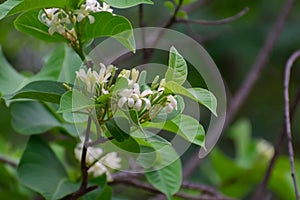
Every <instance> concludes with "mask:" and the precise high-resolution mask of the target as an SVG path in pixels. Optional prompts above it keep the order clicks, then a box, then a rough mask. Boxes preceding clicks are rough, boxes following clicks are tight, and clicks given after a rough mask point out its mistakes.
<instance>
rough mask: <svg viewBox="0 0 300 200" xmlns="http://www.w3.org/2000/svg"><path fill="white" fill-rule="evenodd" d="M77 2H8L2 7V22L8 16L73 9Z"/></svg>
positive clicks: (26, 0)
mask: <svg viewBox="0 0 300 200" xmlns="http://www.w3.org/2000/svg"><path fill="white" fill-rule="evenodd" d="M75 2H77V1H72V0H51V1H45V0H7V1H6V2H4V3H3V4H1V5H0V20H1V19H3V18H4V17H6V16H10V15H13V14H17V13H20V12H27V11H30V10H36V9H42V8H53V7H55V8H65V7H69V8H70V7H71V6H73V5H74V4H75Z"/></svg>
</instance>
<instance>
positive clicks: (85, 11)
mask: <svg viewBox="0 0 300 200" xmlns="http://www.w3.org/2000/svg"><path fill="white" fill-rule="evenodd" d="M102 4H103V6H101V5H100V3H99V2H98V1H97V0H87V1H86V2H85V3H84V4H82V5H81V6H80V9H79V10H75V11H74V14H75V15H76V20H77V21H78V22H81V21H82V20H83V19H84V18H86V17H87V18H88V19H89V21H90V23H91V24H93V23H94V22H95V18H94V17H93V16H92V15H90V13H95V12H102V11H106V12H110V13H112V12H113V9H111V8H110V6H109V5H108V4H106V3H105V2H103V3H102Z"/></svg>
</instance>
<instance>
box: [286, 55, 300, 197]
mask: <svg viewBox="0 0 300 200" xmlns="http://www.w3.org/2000/svg"><path fill="white" fill-rule="evenodd" d="M298 57H300V50H298V51H296V52H294V53H293V54H292V56H291V57H290V58H289V59H288V62H287V64H286V67H285V73H284V105H285V106H284V118H285V131H286V137H287V140H288V151H289V158H290V165H291V175H292V179H293V184H294V188H295V194H296V199H297V200H298V199H300V196H299V191H298V186H297V180H296V174H295V161H294V150H293V140H292V131H291V118H290V99H289V83H290V77H291V69H292V67H293V64H294V62H295V60H296V59H297V58H298Z"/></svg>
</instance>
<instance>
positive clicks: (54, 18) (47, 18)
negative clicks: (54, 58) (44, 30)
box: [41, 0, 113, 39]
mask: <svg viewBox="0 0 300 200" xmlns="http://www.w3.org/2000/svg"><path fill="white" fill-rule="evenodd" d="M43 11H44V12H43V13H42V15H41V21H42V22H44V23H45V24H46V25H47V26H49V29H48V32H49V34H50V35H53V34H54V33H55V32H58V33H59V34H62V35H64V36H65V37H67V38H68V39H70V34H73V33H74V24H75V23H76V21H77V22H81V21H82V20H83V19H84V18H86V17H87V18H88V20H89V22H90V23H91V24H93V23H94V22H95V18H94V17H93V16H92V15H90V14H91V13H95V12H103V11H105V12H110V13H112V12H113V10H112V9H111V8H110V6H109V5H108V4H106V3H105V2H103V3H102V6H101V5H100V3H99V2H98V1H97V0H86V2H84V3H83V4H81V6H80V9H77V10H74V11H73V12H72V11H69V12H66V11H65V10H63V9H61V8H49V9H43ZM72 36H73V37H76V36H75V35H72Z"/></svg>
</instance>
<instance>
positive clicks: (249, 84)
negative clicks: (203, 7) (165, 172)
mask: <svg viewBox="0 0 300 200" xmlns="http://www.w3.org/2000/svg"><path fill="white" fill-rule="evenodd" d="M294 3H295V0H286V2H285V4H284V6H283V8H282V10H281V12H280V14H279V15H278V17H277V19H276V21H275V23H274V25H273V27H272V28H271V30H270V31H269V34H268V36H267V37H266V40H265V43H264V45H263V46H262V48H261V49H260V51H259V52H258V54H257V57H256V59H255V62H254V64H253V65H252V67H251V71H250V72H249V73H248V75H247V77H246V79H245V80H244V81H243V83H242V85H241V86H240V88H239V89H238V91H237V92H236V94H235V95H234V97H233V98H232V100H231V103H230V105H229V109H228V111H227V115H226V122H225V126H224V129H225V128H227V127H228V125H229V124H230V123H231V121H232V120H233V118H234V117H235V115H236V114H237V112H238V110H239V109H240V107H241V105H242V104H243V103H244V101H245V99H246V98H247V97H248V95H249V94H250V92H251V90H252V88H253V86H254V84H255V83H256V81H257V80H258V78H259V76H260V75H261V72H262V70H263V69H264V67H265V64H266V62H267V60H268V59H269V57H270V54H271V52H272V50H273V48H274V45H275V43H276V41H277V40H278V37H279V35H280V33H281V32H282V30H283V27H284V24H285V23H286V21H287V18H288V16H289V14H290V12H291V10H292V7H293V5H294ZM199 163H200V159H199V157H198V152H196V153H195V154H194V155H192V157H191V158H190V159H189V160H188V162H187V165H186V166H185V167H184V171H185V176H184V178H185V179H186V178H187V177H188V176H189V175H190V174H192V172H193V171H194V170H195V169H196V168H197V167H198V165H199Z"/></svg>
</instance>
